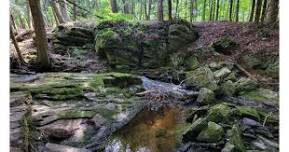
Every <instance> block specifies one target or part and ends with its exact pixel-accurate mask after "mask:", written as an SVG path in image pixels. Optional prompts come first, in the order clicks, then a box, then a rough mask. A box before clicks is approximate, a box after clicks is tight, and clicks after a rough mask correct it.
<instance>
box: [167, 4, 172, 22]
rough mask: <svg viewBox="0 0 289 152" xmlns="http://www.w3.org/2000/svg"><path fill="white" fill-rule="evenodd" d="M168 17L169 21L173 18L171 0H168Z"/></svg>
mask: <svg viewBox="0 0 289 152" xmlns="http://www.w3.org/2000/svg"><path fill="white" fill-rule="evenodd" d="M168 17H169V21H171V20H173V17H172V0H168Z"/></svg>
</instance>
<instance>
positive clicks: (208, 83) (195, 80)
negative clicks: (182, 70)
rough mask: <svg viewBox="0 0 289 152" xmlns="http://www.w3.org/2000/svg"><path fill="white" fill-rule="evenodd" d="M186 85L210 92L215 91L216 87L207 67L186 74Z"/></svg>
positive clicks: (211, 73)
mask: <svg viewBox="0 0 289 152" xmlns="http://www.w3.org/2000/svg"><path fill="white" fill-rule="evenodd" d="M186 78H187V79H186V81H185V83H186V85H188V86H197V87H206V88H208V89H211V90H212V91H215V90H217V88H218V85H217V83H216V80H215V78H214V74H213V72H212V71H211V70H210V68H208V67H200V68H198V69H196V70H193V71H188V72H186Z"/></svg>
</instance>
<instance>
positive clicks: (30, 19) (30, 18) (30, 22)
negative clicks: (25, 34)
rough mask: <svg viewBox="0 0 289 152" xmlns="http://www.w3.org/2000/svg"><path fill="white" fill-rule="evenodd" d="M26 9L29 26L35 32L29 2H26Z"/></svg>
mask: <svg viewBox="0 0 289 152" xmlns="http://www.w3.org/2000/svg"><path fill="white" fill-rule="evenodd" d="M26 9H27V19H28V26H29V28H30V29H31V30H33V29H32V28H33V23H32V17H31V12H30V7H29V2H28V0H26Z"/></svg>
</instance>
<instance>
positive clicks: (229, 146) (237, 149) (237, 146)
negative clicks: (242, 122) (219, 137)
mask: <svg viewBox="0 0 289 152" xmlns="http://www.w3.org/2000/svg"><path fill="white" fill-rule="evenodd" d="M227 136H228V138H229V141H228V142H227V143H226V145H225V147H224V148H223V149H222V152H245V151H246V147H245V145H244V143H243V141H242V138H241V133H240V130H239V128H238V126H237V125H233V127H232V129H231V130H228V131H227Z"/></svg>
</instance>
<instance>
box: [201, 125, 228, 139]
mask: <svg viewBox="0 0 289 152" xmlns="http://www.w3.org/2000/svg"><path fill="white" fill-rule="evenodd" d="M223 136H224V130H223V128H222V126H220V125H218V124H216V123H215V122H211V121H210V122H208V125H207V127H206V128H205V129H204V130H202V131H201V132H200V134H199V135H198V137H197V140H198V141H203V142H217V141H219V140H221V138H222V137H223Z"/></svg>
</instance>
